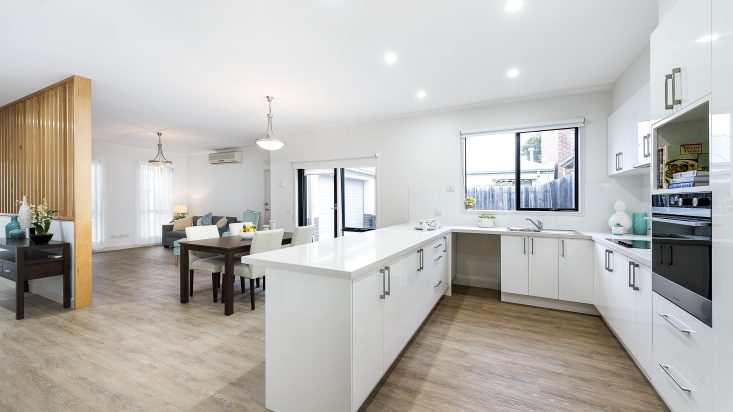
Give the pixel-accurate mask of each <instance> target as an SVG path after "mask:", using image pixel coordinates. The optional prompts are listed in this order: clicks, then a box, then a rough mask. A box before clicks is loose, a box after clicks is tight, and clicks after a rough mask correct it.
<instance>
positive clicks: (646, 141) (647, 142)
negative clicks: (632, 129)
mask: <svg viewBox="0 0 733 412" xmlns="http://www.w3.org/2000/svg"><path fill="white" fill-rule="evenodd" d="M641 142H642V144H643V145H644V147H643V150H644V157H649V156H651V155H652V148H651V142H652V135H651V134H646V135H645V136H644V138H643V139H642V140H641Z"/></svg>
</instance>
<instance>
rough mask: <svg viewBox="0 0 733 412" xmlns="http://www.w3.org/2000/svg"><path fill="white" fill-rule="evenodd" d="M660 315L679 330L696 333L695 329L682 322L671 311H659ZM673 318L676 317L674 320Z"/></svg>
mask: <svg viewBox="0 0 733 412" xmlns="http://www.w3.org/2000/svg"><path fill="white" fill-rule="evenodd" d="M659 316H661V317H662V319H664V320H666V321H667V322H669V324H670V325H672V326H674V327H675V328H677V330H678V331H680V332H682V333H686V334H688V335H689V334H691V333H695V330H694V329H692V328H690V327H689V326H687V325H685V324H684V322H682V321H681V320H679V319H677V318H676V317H675V316H674V315H670V314H669V313H659ZM672 319H674V320H672Z"/></svg>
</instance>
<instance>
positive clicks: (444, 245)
mask: <svg viewBox="0 0 733 412" xmlns="http://www.w3.org/2000/svg"><path fill="white" fill-rule="evenodd" d="M443 252H448V237H447V236H443Z"/></svg>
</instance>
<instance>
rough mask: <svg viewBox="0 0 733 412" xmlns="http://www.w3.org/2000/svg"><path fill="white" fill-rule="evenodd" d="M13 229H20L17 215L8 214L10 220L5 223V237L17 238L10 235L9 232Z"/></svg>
mask: <svg viewBox="0 0 733 412" xmlns="http://www.w3.org/2000/svg"><path fill="white" fill-rule="evenodd" d="M14 230H20V223H18V216H10V222H9V223H8V224H7V225H5V238H6V239H17V238H15V237H11V236H10V232H11V231H14ZM14 234H15V233H14Z"/></svg>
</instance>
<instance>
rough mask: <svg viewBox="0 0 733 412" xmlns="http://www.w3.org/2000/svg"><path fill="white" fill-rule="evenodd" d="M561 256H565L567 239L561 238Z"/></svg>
mask: <svg viewBox="0 0 733 412" xmlns="http://www.w3.org/2000/svg"><path fill="white" fill-rule="evenodd" d="M560 246H561V250H560V256H562V257H565V239H560Z"/></svg>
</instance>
